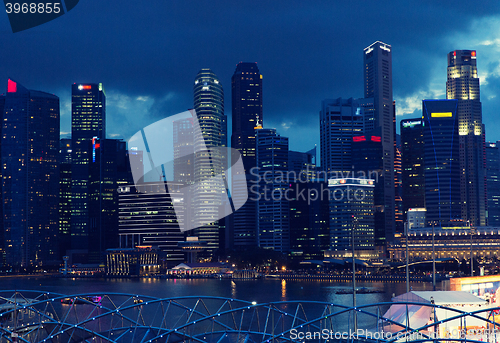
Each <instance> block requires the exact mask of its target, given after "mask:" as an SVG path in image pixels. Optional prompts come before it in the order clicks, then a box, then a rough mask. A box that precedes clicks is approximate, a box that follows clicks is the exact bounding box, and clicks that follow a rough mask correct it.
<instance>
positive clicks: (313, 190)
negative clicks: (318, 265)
mask: <svg viewBox="0 0 500 343" xmlns="http://www.w3.org/2000/svg"><path fill="white" fill-rule="evenodd" d="M290 184H291V186H290V188H289V189H290V191H289V196H288V199H289V207H290V256H291V258H292V259H293V260H298V261H303V260H323V257H324V252H325V251H327V250H328V249H329V247H330V229H329V227H330V225H329V220H330V215H329V213H330V211H329V194H328V192H329V189H328V183H327V181H315V182H304V181H298V182H291V183H290Z"/></svg>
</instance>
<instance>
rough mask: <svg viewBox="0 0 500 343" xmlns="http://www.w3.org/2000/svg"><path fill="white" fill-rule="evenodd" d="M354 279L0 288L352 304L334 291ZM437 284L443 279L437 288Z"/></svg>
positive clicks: (399, 287)
mask: <svg viewBox="0 0 500 343" xmlns="http://www.w3.org/2000/svg"><path fill="white" fill-rule="evenodd" d="M356 285H357V287H358V288H361V287H366V288H369V289H376V290H381V291H383V293H372V294H358V295H357V304H358V305H363V304H370V303H378V302H389V301H391V298H392V297H393V296H394V295H399V294H402V293H404V292H405V291H406V284H405V283H404V282H357V283H356ZM410 285H411V287H412V290H415V291H423V290H426V291H430V290H432V284H431V283H429V282H425V283H424V282H412V283H411V284H410ZM351 287H352V284H351V283H348V282H338V281H310V280H287V281H285V280H273V279H260V280H230V279H220V280H219V279H93V278H88V279H85V278H77V279H73V278H52V277H0V291H3V290H37V291H49V292H57V293H63V294H68V295H70V294H81V293H101V294H105V293H132V294H140V295H150V296H155V297H161V298H171V297H181V296H217V297H227V298H233V299H241V300H247V301H256V302H258V303H266V302H273V301H290V300H302V301H324V302H329V303H335V304H339V305H352V294H336V292H337V291H339V290H341V289H349V288H351ZM437 290H439V284H438V288H437Z"/></svg>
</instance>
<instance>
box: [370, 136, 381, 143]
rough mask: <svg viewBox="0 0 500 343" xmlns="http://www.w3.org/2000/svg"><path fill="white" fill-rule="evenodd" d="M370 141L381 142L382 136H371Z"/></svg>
mask: <svg viewBox="0 0 500 343" xmlns="http://www.w3.org/2000/svg"><path fill="white" fill-rule="evenodd" d="M371 139H372V142H382V137H380V136H372V138H371Z"/></svg>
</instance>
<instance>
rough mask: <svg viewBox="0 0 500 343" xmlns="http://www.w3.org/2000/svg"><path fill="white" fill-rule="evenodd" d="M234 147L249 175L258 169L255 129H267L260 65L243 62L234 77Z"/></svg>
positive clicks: (232, 97) (232, 138)
mask: <svg viewBox="0 0 500 343" xmlns="http://www.w3.org/2000/svg"><path fill="white" fill-rule="evenodd" d="M231 99H232V109H233V112H232V120H233V121H232V127H233V132H232V134H231V147H232V148H234V149H238V150H239V151H240V153H241V156H242V157H243V164H244V166H245V171H246V173H247V174H248V172H249V170H250V169H251V168H252V167H255V165H256V162H255V127H256V126H257V124H260V126H263V125H264V123H263V119H264V118H263V112H262V74H260V72H259V68H258V67H257V63H248V62H240V63H238V65H237V66H236V70H235V71H234V74H233V77H232V78H231Z"/></svg>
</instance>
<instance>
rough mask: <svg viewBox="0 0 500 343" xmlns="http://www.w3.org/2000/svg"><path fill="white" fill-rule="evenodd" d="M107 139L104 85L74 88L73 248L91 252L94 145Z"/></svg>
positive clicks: (72, 121) (74, 86) (72, 130)
mask: <svg viewBox="0 0 500 343" xmlns="http://www.w3.org/2000/svg"><path fill="white" fill-rule="evenodd" d="M105 138H106V93H105V91H104V88H103V86H102V83H99V84H97V83H89V84H76V83H75V84H73V85H72V87H71V139H72V141H71V149H72V154H71V247H72V249H78V250H87V251H88V249H89V242H90V241H89V230H90V215H89V208H90V205H89V177H90V164H91V163H92V160H93V156H92V154H93V144H92V143H93V142H94V143H95V139H98V140H102V139H105Z"/></svg>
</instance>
